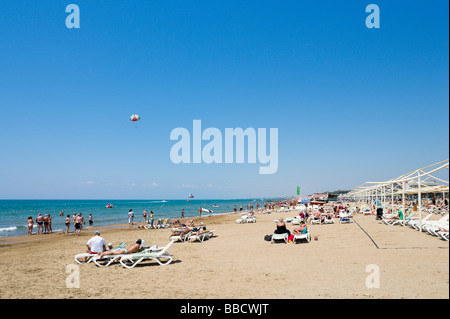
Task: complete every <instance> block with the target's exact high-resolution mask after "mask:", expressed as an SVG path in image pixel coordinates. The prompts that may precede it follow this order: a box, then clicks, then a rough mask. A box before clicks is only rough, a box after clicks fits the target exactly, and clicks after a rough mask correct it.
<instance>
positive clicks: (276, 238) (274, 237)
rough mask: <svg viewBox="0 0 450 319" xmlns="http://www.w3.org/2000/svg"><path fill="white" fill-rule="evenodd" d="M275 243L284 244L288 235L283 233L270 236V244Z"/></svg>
mask: <svg viewBox="0 0 450 319" xmlns="http://www.w3.org/2000/svg"><path fill="white" fill-rule="evenodd" d="M277 241H284V242H285V243H286V244H287V242H288V234H287V233H284V234H273V235H272V240H271V244H273V243H275V242H277Z"/></svg>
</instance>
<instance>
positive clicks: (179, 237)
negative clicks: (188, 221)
mask: <svg viewBox="0 0 450 319" xmlns="http://www.w3.org/2000/svg"><path fill="white" fill-rule="evenodd" d="M191 233H192V231H189V232H187V233H186V234H181V235H174V236H170V240H171V241H174V242H175V241H181V242H184V241H186V240H188V239H189V237H190V236H191Z"/></svg>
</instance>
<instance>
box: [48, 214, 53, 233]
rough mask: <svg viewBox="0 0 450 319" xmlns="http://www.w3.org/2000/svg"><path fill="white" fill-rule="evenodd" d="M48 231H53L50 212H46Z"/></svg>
mask: <svg viewBox="0 0 450 319" xmlns="http://www.w3.org/2000/svg"><path fill="white" fill-rule="evenodd" d="M48 232H49V234H51V233H53V229H52V216H50V214H48Z"/></svg>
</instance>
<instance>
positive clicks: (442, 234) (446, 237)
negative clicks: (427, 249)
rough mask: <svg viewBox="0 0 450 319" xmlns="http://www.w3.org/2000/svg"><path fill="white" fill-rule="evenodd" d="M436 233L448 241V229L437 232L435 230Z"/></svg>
mask: <svg viewBox="0 0 450 319" xmlns="http://www.w3.org/2000/svg"><path fill="white" fill-rule="evenodd" d="M437 234H438V235H439V237H441V238H442V239H444V240H446V241H448V231H447V232H443V231H439V232H437Z"/></svg>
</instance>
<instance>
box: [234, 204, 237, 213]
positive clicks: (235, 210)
mask: <svg viewBox="0 0 450 319" xmlns="http://www.w3.org/2000/svg"><path fill="white" fill-rule="evenodd" d="M234 212H235V213H236V212H237V209H236V205H234Z"/></svg>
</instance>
